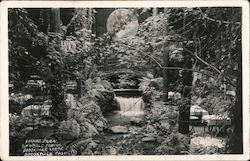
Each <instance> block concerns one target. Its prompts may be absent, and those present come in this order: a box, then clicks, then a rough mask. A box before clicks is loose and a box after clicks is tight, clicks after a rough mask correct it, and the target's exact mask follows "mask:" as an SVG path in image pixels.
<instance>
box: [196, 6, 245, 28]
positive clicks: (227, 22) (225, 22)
mask: <svg viewBox="0 0 250 161" xmlns="http://www.w3.org/2000/svg"><path fill="white" fill-rule="evenodd" d="M199 10H200V12H201V15H202V17H204V18H205V19H207V20H209V21H213V22H216V23H219V24H222V23H223V24H237V25H241V23H240V22H230V21H223V20H217V19H214V18H211V17H208V16H207V15H206V14H204V13H203V12H202V10H201V9H200V8H199Z"/></svg>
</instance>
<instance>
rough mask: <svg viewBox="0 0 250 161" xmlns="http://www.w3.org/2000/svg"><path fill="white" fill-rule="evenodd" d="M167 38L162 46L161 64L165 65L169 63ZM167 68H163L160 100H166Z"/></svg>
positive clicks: (165, 27) (165, 33)
mask: <svg viewBox="0 0 250 161" xmlns="http://www.w3.org/2000/svg"><path fill="white" fill-rule="evenodd" d="M166 12H167V9H164V15H165V16H166ZM166 35H167V22H165V23H164V36H165V37H166ZM167 41H168V40H166V39H165V38H164V46H163V64H164V65H163V66H164V67H167V66H168V64H169V47H168V46H169V43H167ZM168 84H169V81H168V70H167V69H163V96H162V100H163V102H167V101H168Z"/></svg>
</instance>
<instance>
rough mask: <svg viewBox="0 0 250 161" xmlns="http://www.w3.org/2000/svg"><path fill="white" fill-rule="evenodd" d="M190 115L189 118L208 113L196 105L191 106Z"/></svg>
mask: <svg viewBox="0 0 250 161" xmlns="http://www.w3.org/2000/svg"><path fill="white" fill-rule="evenodd" d="M190 115H191V116H203V115H208V111H207V110H204V109H202V108H201V107H200V106H198V105H193V106H191V108H190Z"/></svg>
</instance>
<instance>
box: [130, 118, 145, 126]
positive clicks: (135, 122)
mask: <svg viewBox="0 0 250 161" xmlns="http://www.w3.org/2000/svg"><path fill="white" fill-rule="evenodd" d="M130 124H131V125H136V126H140V125H142V124H143V120H142V119H141V118H136V117H132V118H131V120H130Z"/></svg>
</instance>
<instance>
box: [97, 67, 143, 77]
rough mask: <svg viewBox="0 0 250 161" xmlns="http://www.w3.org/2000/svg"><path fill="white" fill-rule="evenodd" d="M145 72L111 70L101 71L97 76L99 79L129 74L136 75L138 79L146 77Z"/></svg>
mask: <svg viewBox="0 0 250 161" xmlns="http://www.w3.org/2000/svg"><path fill="white" fill-rule="evenodd" d="M146 73H147V72H145V71H139V70H132V69H112V70H107V71H101V72H100V73H99V74H98V75H100V76H101V77H109V76H112V75H120V74H131V75H136V76H140V77H144V76H146Z"/></svg>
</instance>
